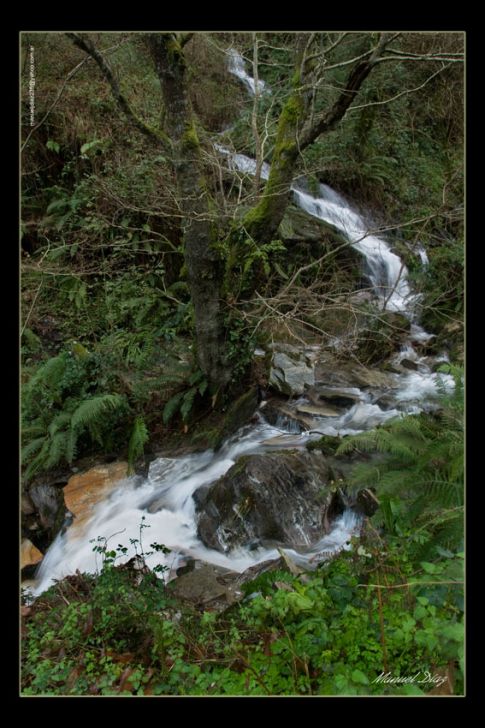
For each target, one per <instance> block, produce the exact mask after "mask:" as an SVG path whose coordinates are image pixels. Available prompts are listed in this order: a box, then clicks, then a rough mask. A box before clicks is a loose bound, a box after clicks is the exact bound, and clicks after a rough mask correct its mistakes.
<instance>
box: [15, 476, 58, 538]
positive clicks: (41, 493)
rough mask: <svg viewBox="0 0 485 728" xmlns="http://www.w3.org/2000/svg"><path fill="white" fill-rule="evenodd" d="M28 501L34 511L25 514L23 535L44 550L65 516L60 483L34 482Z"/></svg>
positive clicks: (55, 534)
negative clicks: (30, 513)
mask: <svg viewBox="0 0 485 728" xmlns="http://www.w3.org/2000/svg"><path fill="white" fill-rule="evenodd" d="M28 503H29V504H30V503H31V504H32V505H33V507H34V508H35V511H34V513H33V514H32V515H28V516H27V520H26V523H25V524H24V525H25V528H24V530H25V535H26V536H27V537H28V538H30V539H31V540H32V541H33V543H34V544H35V545H36V546H37V547H38V548H40V549H41V550H42V551H44V550H45V549H47V547H48V545H49V544H50V543H51V542H52V541H53V540H54V538H55V537H56V536H57V534H58V533H59V531H60V530H61V528H62V526H63V523H64V519H65V516H66V506H65V504H64V495H63V492H62V484H59V485H57V484H54V483H45V482H38V483H34V484H33V485H31V487H30V490H29V501H28Z"/></svg>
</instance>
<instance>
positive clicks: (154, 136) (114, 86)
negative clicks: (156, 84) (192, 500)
mask: <svg viewBox="0 0 485 728" xmlns="http://www.w3.org/2000/svg"><path fill="white" fill-rule="evenodd" d="M66 35H67V37H68V38H70V39H71V40H72V42H73V43H74V45H75V46H77V47H78V48H80V49H81V50H83V51H84V52H85V53H87V54H88V55H89V56H91V58H93V59H94V60H95V61H96V63H97V64H98V66H99V68H100V70H101V73H102V74H103V76H104V78H105V79H106V81H107V82H108V83H109V85H110V86H111V91H112V93H113V96H114V98H115V100H116V102H117V103H118V106H119V107H120V109H121V110H122V111H123V113H124V114H125V115H126V117H127V118H128V120H129V121H131V123H132V124H133V126H134V127H135V128H136V129H138V131H140V132H141V133H142V134H144V135H145V136H146V137H148V138H149V139H151V141H155V142H156V143H157V144H159V145H160V144H161V145H163V146H164V147H165V148H166V149H170V147H171V143H170V140H169V138H168V137H167V135H166V134H164V132H162V131H159V130H157V129H153V128H152V127H150V126H148V124H145V122H144V121H143V120H142V119H140V117H138V116H137V115H136V114H135V112H134V111H133V109H132V108H131V106H130V104H129V103H128V100H127V98H126V96H124V94H123V93H122V92H121V89H120V85H119V83H118V80H117V78H116V76H115V74H114V73H113V69H112V68H111V66H110V64H109V63H108V61H107V60H106V58H105V57H104V56H103V55H102V53H100V51H99V50H98V49H97V48H96V47H95V45H94V43H93V42H92V41H91V40H90V39H89V38H85V37H83V36H81V35H80V34H79V33H66Z"/></svg>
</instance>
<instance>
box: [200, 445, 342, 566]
mask: <svg viewBox="0 0 485 728" xmlns="http://www.w3.org/2000/svg"><path fill="white" fill-rule="evenodd" d="M333 478H334V473H333V471H332V468H331V467H330V466H329V465H328V463H327V462H326V460H325V458H324V456H323V455H322V453H320V452H307V451H304V450H290V451H285V452H271V453H265V454H261V455H248V456H244V457H242V458H240V459H239V460H238V462H237V463H236V464H235V465H233V466H232V468H231V469H230V470H229V471H228V472H227V473H226V474H225V475H224V476H222V478H220V479H219V480H217V481H216V482H215V483H214V484H213V485H211V486H209V487H208V488H206V489H203V490H202V492H198V493H197V495H196V497H195V498H194V500H195V502H196V508H197V510H198V535H199V538H200V539H201V540H202V541H203V543H204V544H205V545H206V546H208V547H209V548H213V549H217V550H218V551H223V552H227V551H229V550H231V549H232V548H234V547H237V546H246V547H247V546H249V547H256V546H257V545H258V544H264V545H269V544H271V545H278V544H279V545H285V546H291V547H293V548H298V547H305V546H309V545H310V544H312V543H314V542H315V541H318V540H319V539H320V538H321V537H322V536H323V535H325V533H327V532H328V529H329V527H330V521H331V520H332V518H334V517H335V516H336V515H337V514H338V513H340V512H341V511H342V510H343V504H342V503H341V502H340V498H339V496H338V495H336V494H335V492H334V489H333V488H332V487H331V486H330V485H329V483H330V481H331V480H333Z"/></svg>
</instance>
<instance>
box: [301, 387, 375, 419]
mask: <svg viewBox="0 0 485 728" xmlns="http://www.w3.org/2000/svg"><path fill="white" fill-rule="evenodd" d="M306 396H307V397H308V399H309V400H310V402H312V403H313V404H314V405H321V404H323V402H325V401H329V402H331V403H332V404H334V405H335V406H336V407H352V405H354V404H355V403H356V402H361V401H362V399H363V395H362V392H361V391H360V390H359V389H357V388H356V387H328V386H325V385H322V384H316V385H315V386H314V387H312V388H311V389H310V390H309V391H308V392H307V393H306ZM337 414H339V413H337Z"/></svg>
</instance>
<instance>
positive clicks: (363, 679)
mask: <svg viewBox="0 0 485 728" xmlns="http://www.w3.org/2000/svg"><path fill="white" fill-rule="evenodd" d="M350 677H351V678H352V680H353V681H354V682H356V683H360V684H361V685H368V684H369V678H368V677H367V675H364V673H363V672H362V670H352V673H351V675H350Z"/></svg>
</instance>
